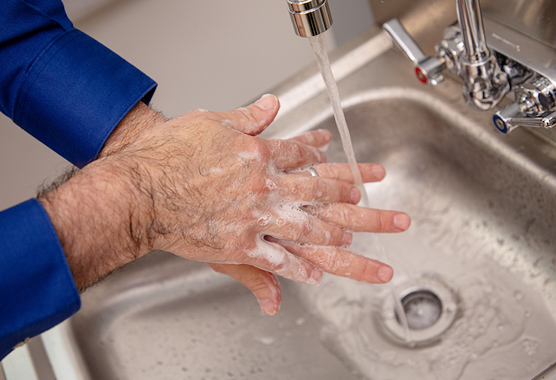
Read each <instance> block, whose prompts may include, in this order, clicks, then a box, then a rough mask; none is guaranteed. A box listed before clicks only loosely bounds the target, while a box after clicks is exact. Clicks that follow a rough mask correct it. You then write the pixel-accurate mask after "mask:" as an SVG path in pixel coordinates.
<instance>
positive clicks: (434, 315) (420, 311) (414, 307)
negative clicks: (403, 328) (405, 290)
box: [396, 291, 442, 330]
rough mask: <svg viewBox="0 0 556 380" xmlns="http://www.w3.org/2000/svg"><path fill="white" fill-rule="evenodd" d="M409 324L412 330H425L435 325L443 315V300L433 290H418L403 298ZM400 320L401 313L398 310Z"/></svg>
mask: <svg viewBox="0 0 556 380" xmlns="http://www.w3.org/2000/svg"><path fill="white" fill-rule="evenodd" d="M402 307H403V310H404V313H405V318H406V320H407V325H408V326H409V328H410V329H412V330H423V329H426V328H429V327H431V326H432V325H434V324H435V323H436V322H437V321H438V319H439V318H440V316H441V315H442V301H440V299H439V298H438V297H437V296H436V295H435V294H434V293H432V292H429V291H418V292H414V293H410V294H408V295H407V296H405V297H404V298H403V299H402ZM396 319H397V320H398V322H399V319H400V318H399V315H398V313H397V312H396Z"/></svg>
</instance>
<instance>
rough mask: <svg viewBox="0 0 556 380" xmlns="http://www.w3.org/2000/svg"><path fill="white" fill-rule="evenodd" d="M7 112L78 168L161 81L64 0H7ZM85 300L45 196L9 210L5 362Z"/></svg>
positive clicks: (3, 269) (2, 101)
mask: <svg viewBox="0 0 556 380" xmlns="http://www.w3.org/2000/svg"><path fill="white" fill-rule="evenodd" d="M0 25H1V27H0V62H1V64H0V111H1V112H2V113H4V114H5V115H7V116H8V117H10V118H11V119H12V120H13V121H14V122H15V123H16V124H18V125H19V126H20V127H22V128H23V129H25V130H26V131H27V132H28V133H30V134H31V135H33V136H34V137H35V138H37V139H38V140H40V141H41V142H43V143H44V144H46V145H47V146H48V147H50V148H51V149H52V150H54V151H56V152H57V153H58V154H60V155H61V156H63V157H64V158H66V159H67V160H68V161H70V162H72V163H73V164H75V165H77V166H84V165H85V164H87V163H88V162H90V161H92V160H94V159H95V158H96V156H97V155H98V153H99V151H100V149H101V148H102V146H103V145H104V143H105V141H106V139H107V138H108V136H109V135H110V133H111V132H112V131H113V130H114V128H115V127H116V126H117V125H118V123H119V122H120V120H121V119H122V118H123V117H124V116H125V115H126V114H127V113H128V112H129V110H131V108H132V107H133V106H134V105H135V104H137V102H139V101H144V102H145V103H148V102H149V101H150V98H151V96H152V94H153V93H154V90H155V88H156V83H155V82H154V81H153V80H152V79H150V78H149V77H148V76H146V75H145V74H143V73H142V72H141V71H139V70H138V69H137V68H135V67H134V66H132V65H131V64H129V63H128V62H126V61H125V60H124V59H122V58H121V57H119V56H118V55H116V54H114V53H113V52H112V51H110V50H109V49H107V48H106V47H104V46H103V45H102V44H100V43H99V42H97V41H95V40H94V39H92V38H90V37H89V36H87V35H86V34H84V33H82V32H81V31H79V30H77V29H75V28H74V27H73V25H72V23H71V22H70V20H69V19H68V18H67V16H66V13H65V11H64V7H63V5H62V2H61V1H60V0H2V3H1V5H0ZM79 307H80V299H79V294H78V293H77V290H76V288H75V284H74V282H73V277H72V275H71V273H70V270H69V267H68V264H67V261H66V259H65V255H64V252H63V251H62V247H61V245H60V242H59V240H58V237H57V235H56V231H55V230H54V228H53V226H52V224H51V222H50V220H49V219H48V216H47V214H46V212H45V211H44V209H43V208H42V206H41V205H40V203H39V202H38V201H37V200H29V201H27V202H25V203H22V204H20V205H18V206H15V207H13V208H11V209H8V210H6V211H3V212H0V359H1V358H2V357H4V356H5V355H6V354H7V353H9V352H10V351H11V349H12V347H13V346H14V345H15V344H17V343H19V342H21V341H23V340H24V339H25V338H27V337H31V336H34V335H37V334H40V333H41V332H43V331H45V330H47V329H49V328H50V327H52V326H54V325H56V324H57V323H60V322H61V321H63V320H64V319H66V318H68V317H69V316H70V315H72V314H73V313H75V312H76V311H77V310H78V309H79Z"/></svg>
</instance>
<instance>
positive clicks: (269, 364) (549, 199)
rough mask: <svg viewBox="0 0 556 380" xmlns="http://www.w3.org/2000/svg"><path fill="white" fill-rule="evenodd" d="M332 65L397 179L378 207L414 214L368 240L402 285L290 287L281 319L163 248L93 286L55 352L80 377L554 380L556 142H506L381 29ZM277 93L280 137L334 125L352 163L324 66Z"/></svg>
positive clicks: (351, 107)
mask: <svg viewBox="0 0 556 380" xmlns="http://www.w3.org/2000/svg"><path fill="white" fill-rule="evenodd" d="M333 61H334V65H333V69H334V71H335V72H336V73H337V77H338V78H339V89H340V93H341V94H342V98H343V102H344V108H345V111H346V118H347V121H348V125H349V126H350V130H351V134H352V140H353V141H354V148H355V152H356V155H357V158H358V160H359V161H360V162H379V163H381V164H383V165H384V166H385V168H386V170H387V172H388V175H387V177H386V179H385V180H384V181H382V182H381V183H376V184H369V185H366V186H367V187H366V190H367V191H368V194H369V198H370V202H371V206H372V207H377V208H386V209H396V210H404V211H406V212H408V213H409V214H410V215H411V216H412V220H413V222H412V226H411V228H410V229H409V230H408V231H407V232H405V233H403V234H396V235H380V237H379V239H378V242H376V241H375V239H374V238H373V235H370V234H360V235H356V237H355V239H354V243H353V249H354V251H356V252H358V253H360V254H362V255H366V256H369V257H373V258H378V259H381V260H384V261H386V262H388V263H389V264H391V265H392V266H393V268H394V270H395V276H394V279H393V281H392V283H391V284H390V285H372V284H364V283H358V282H354V281H351V280H347V279H343V278H337V277H334V276H330V275H328V276H325V278H324V279H323V281H322V283H321V284H320V285H319V286H309V285H302V284H296V283H293V282H289V281H281V283H282V286H283V305H282V309H281V310H280V312H279V313H278V314H277V315H276V316H274V317H267V316H263V315H262V314H261V312H260V311H259V308H258V305H257V302H256V300H255V298H254V297H253V296H252V295H251V294H250V293H249V292H248V291H247V290H246V289H244V288H243V287H242V286H241V285H239V284H237V283H235V282H234V281H233V280H231V279H229V278H227V277H225V276H222V275H219V274H216V273H213V272H211V271H210V270H209V269H208V268H207V267H206V266H204V265H203V264H199V263H194V262H188V261H185V260H181V259H178V258H176V257H174V256H172V255H170V254H168V253H164V252H153V253H151V254H150V255H148V256H146V257H145V258H143V259H142V260H139V261H138V262H136V263H133V264H132V265H129V266H127V267H126V268H124V269H123V270H121V271H119V272H118V273H116V274H114V275H112V276H111V277H109V278H108V279H107V280H105V281H104V282H102V283H100V284H99V285H97V286H96V287H94V288H92V289H91V290H89V291H87V292H86V293H85V294H84V296H83V308H82V310H81V311H79V313H77V314H76V315H75V316H74V317H72V318H71V319H70V320H68V321H67V322H65V323H64V324H63V325H62V326H60V327H58V332H57V333H56V334H58V336H59V337H61V338H60V339H59V342H58V343H56V344H54V343H52V342H53V341H54V340H55V339H54V338H53V337H52V336H51V337H50V338H48V337H47V338H46V340H45V346H46V350H47V352H48V351H49V350H53V349H52V348H51V346H53V345H54V346H56V347H57V348H56V350H58V351H57V352H58V353H59V352H60V350H61V351H64V350H65V351H67V352H71V355H66V357H71V358H72V360H73V364H72V365H73V366H74V367H75V368H77V369H76V371H77V372H78V377H79V378H82V379H134V380H138V379H207V380H209V379H220V380H221V379H228V378H229V379H242V378H245V379H373V380H375V379H376V380H387V379H396V380H400V379H411V380H413V379H445V380H446V379H505V380H511V379H516V380H517V379H520V380H525V379H533V378H537V376H539V377H538V378H544V379H549V378H553V377H550V376H554V371H552V372H551V368H553V366H554V363H555V362H556V339H555V338H554V337H556V281H555V280H556V147H555V146H553V145H551V144H550V143H549V142H547V141H545V140H543V139H541V138H540V137H538V136H536V135H533V134H531V133H529V132H528V131H525V130H517V131H516V132H514V133H512V134H511V135H510V136H504V135H501V134H498V132H496V131H495V130H494V128H493V127H492V125H491V121H490V115H489V114H488V113H481V112H478V111H473V110H470V109H469V108H468V107H467V106H466V105H465V104H464V103H463V101H462V99H461V95H460V94H461V84H459V83H457V82H455V81H451V80H447V81H446V82H445V83H443V84H442V85H440V86H439V87H438V88H435V89H432V88H429V87H426V86H422V85H421V84H420V83H419V82H418V81H417V80H416V79H415V78H413V75H412V69H411V67H410V65H409V64H408V63H406V62H405V60H404V59H403V58H402V56H401V54H400V53H398V52H396V51H395V50H394V49H393V48H391V47H390V44H389V42H388V40H387V39H386V38H385V37H384V35H383V34H381V33H376V32H375V33H374V34H372V32H369V35H366V36H362V37H361V39H360V40H358V41H355V42H353V43H352V44H351V45H349V46H346V47H344V48H343V50H342V51H340V52H338V53H337V55H336V56H335V58H334V59H333ZM274 92H275V93H276V94H277V95H279V97H280V99H281V101H282V103H283V109H282V110H281V112H280V114H279V117H278V118H277V120H276V122H275V123H274V124H273V126H272V127H271V128H270V129H269V130H268V131H266V132H265V136H266V137H277V138H285V137H289V136H292V135H295V134H297V133H300V132H303V131H306V130H309V129H313V128H326V129H329V130H330V131H332V132H333V134H334V136H335V138H334V141H333V143H331V145H330V147H329V149H328V151H327V156H328V160H329V161H344V160H345V159H344V156H343V153H342V150H341V144H340V140H339V137H338V135H337V133H336V129H335V128H336V127H335V124H334V122H333V119H332V115H331V109H330V105H329V102H328V99H327V96H326V94H325V93H324V92H323V87H322V84H321V82H320V78H319V76H318V74H317V73H316V72H315V69H314V68H309V69H307V70H305V71H304V72H302V73H300V74H299V75H298V76H297V77H295V78H293V79H292V80H291V81H289V82H288V83H287V84H285V85H284V86H282V87H280V88H278V89H276V90H275V91H274ZM381 251H384V254H382V253H381ZM393 296H394V297H399V298H400V299H401V300H402V302H403V304H404V308H406V312H407V313H408V318H409V319H410V323H411V324H412V326H413V327H412V328H411V329H410V334H409V340H410V341H412V342H413V343H407V342H405V341H404V337H405V335H403V329H402V330H400V328H401V327H400V326H399V321H398V319H399V318H397V317H396V312H395V311H394V309H393V306H392V305H393V302H392V297H393ZM400 331H402V334H401V335H400ZM50 334H51V333H50ZM60 347H61V348H60ZM49 355H50V356H51V357H53V356H55V355H53V354H52V355H51V354H49ZM62 356H63V355H62ZM64 360H66V359H64ZM68 360H69V359H68ZM66 364H67V363H66ZM67 365H69V364H67ZM59 366H60V364H59V363H56V362H55V360H54V361H53V367H54V370H55V371H56V370H57V368H59ZM541 373H543V375H542V377H541Z"/></svg>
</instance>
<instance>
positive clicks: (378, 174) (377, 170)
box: [371, 165, 386, 180]
mask: <svg viewBox="0 0 556 380" xmlns="http://www.w3.org/2000/svg"><path fill="white" fill-rule="evenodd" d="M371 172H372V173H373V176H374V177H375V178H376V179H377V180H381V179H383V178H384V177H385V176H386V170H384V168H383V167H382V166H381V165H373V166H372V168H371Z"/></svg>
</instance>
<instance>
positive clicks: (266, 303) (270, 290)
mask: <svg viewBox="0 0 556 380" xmlns="http://www.w3.org/2000/svg"><path fill="white" fill-rule="evenodd" d="M207 265H208V266H209V267H211V268H212V269H213V270H215V271H216V272H218V273H223V274H226V275H228V276H230V277H232V278H233V279H235V280H237V281H239V282H240V283H242V284H243V285H245V286H246V287H247V288H248V289H249V290H250V291H251V292H252V293H253V294H254V295H255V297H256V298H257V301H258V302H259V305H260V307H261V310H262V312H263V313H265V314H266V315H274V314H276V313H277V312H278V310H279V309H280V302H281V300H282V293H281V290H280V283H279V282H278V279H277V278H276V276H274V275H273V274H272V273H269V272H266V271H264V270H261V269H259V268H255V267H253V266H251V265H243V264H238V265H236V264H214V263H207Z"/></svg>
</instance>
